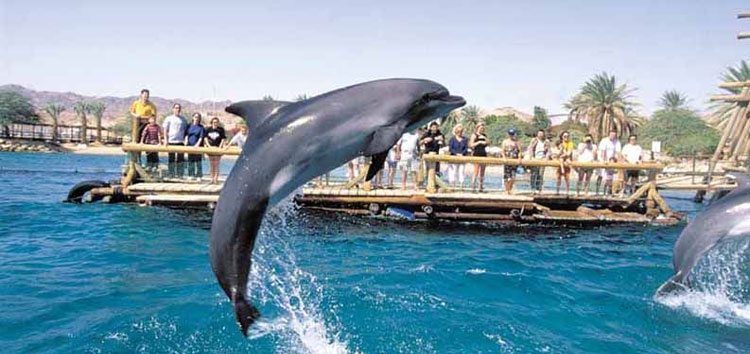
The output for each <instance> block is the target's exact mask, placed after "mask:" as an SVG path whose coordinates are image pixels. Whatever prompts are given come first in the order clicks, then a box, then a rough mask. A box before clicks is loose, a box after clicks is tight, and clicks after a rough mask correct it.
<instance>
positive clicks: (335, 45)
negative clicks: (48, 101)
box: [0, 0, 750, 114]
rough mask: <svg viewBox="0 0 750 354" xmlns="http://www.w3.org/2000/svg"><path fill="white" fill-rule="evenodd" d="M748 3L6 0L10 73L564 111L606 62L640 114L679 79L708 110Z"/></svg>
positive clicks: (240, 92) (216, 94)
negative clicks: (432, 89)
mask: <svg viewBox="0 0 750 354" xmlns="http://www.w3.org/2000/svg"><path fill="white" fill-rule="evenodd" d="M741 11H750V3H747V2H744V3H743V2H742V1H729V0H727V1H696V0H692V1H691V0H686V1H653V0H631V1H601V0H599V1H593V0H589V1H580V0H579V1H572V0H570V1H569V0H557V1H534V0H526V1H489V0H486V1H471V0H469V1H455V0H454V1H442V0H431V1H403V0H402V1H390V0H379V1H323V0H321V1H297V2H295V1H282V0H279V1H222V0H213V1H137V0H136V1H133V0H131V1H75V0H67V1H41V0H39V1H34V0H22V1H17V0H0V84H9V83H13V84H20V85H23V86H26V87H30V88H33V89H36V90H47V91H72V92H76V93H80V94H84V95H93V96H130V95H136V94H137V93H138V91H140V89H141V88H149V89H150V90H151V93H152V95H155V96H160V97H165V98H184V99H188V100H191V101H195V102H200V101H204V100H223V99H229V100H233V101H238V100H244V99H257V98H260V97H262V96H264V95H271V96H273V97H275V98H277V99H283V100H291V99H293V98H294V97H296V96H297V95H299V94H307V95H308V96H314V95H317V94H321V93H324V92H327V91H330V90H333V89H336V88H339V87H343V86H348V85H351V84H355V83H358V82H363V81H368V80H374V79H381V78H391V77H412V78H425V79H431V80H434V81H437V82H439V83H441V84H443V85H444V86H446V87H447V88H448V89H449V90H450V91H451V93H452V94H458V95H461V96H464V97H465V98H466V99H467V101H468V103H469V104H474V105H478V106H480V107H482V108H488V109H490V108H495V107H505V106H512V107H515V108H518V109H520V110H522V111H525V112H529V113H530V112H531V111H532V109H533V106H535V105H536V106H542V107H544V108H546V109H547V110H548V111H549V112H550V113H552V114H556V113H565V109H564V108H563V104H564V103H565V102H566V101H568V100H569V99H570V98H571V97H572V96H573V95H574V94H575V93H576V92H577V91H578V89H580V87H581V86H582V85H583V84H584V83H585V82H586V80H588V79H589V78H591V77H592V76H594V75H595V74H597V73H601V72H605V71H606V72H607V73H609V74H613V75H615V77H616V78H617V80H618V81H619V82H620V83H624V84H627V85H628V87H631V88H634V89H635V91H634V92H633V95H634V99H635V101H637V102H639V103H640V104H641V105H640V107H639V108H638V110H639V112H640V113H642V114H650V113H651V112H652V111H654V110H655V109H658V100H659V97H660V96H661V94H662V93H663V92H664V91H665V90H672V89H675V90H678V91H680V92H682V93H684V94H686V95H687V96H688V97H689V98H690V99H691V101H690V105H691V106H692V107H693V108H695V109H698V110H703V109H706V108H707V107H708V102H707V100H708V96H709V95H710V94H711V93H717V92H719V90H718V88H717V87H716V85H717V84H718V83H719V82H720V81H721V80H720V75H721V74H722V73H723V72H724V71H725V70H726V68H727V67H729V66H736V65H737V64H738V63H739V62H740V61H741V60H743V59H745V60H747V59H750V40H747V41H738V40H737V39H736V35H737V33H738V32H740V31H750V20H737V19H736V15H737V14H738V13H739V12H741Z"/></svg>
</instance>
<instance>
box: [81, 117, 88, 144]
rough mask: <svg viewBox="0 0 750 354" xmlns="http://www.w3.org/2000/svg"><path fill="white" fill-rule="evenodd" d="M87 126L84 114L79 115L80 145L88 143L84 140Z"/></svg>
mask: <svg viewBox="0 0 750 354" xmlns="http://www.w3.org/2000/svg"><path fill="white" fill-rule="evenodd" d="M87 124H88V123H87V122H86V114H83V115H81V143H83V144H87V143H88V139H87V138H86V127H87Z"/></svg>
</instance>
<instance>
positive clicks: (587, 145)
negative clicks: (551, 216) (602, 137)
mask: <svg viewBox="0 0 750 354" xmlns="http://www.w3.org/2000/svg"><path fill="white" fill-rule="evenodd" d="M596 151H597V150H596V144H594V137H593V136H591V134H586V137H585V138H584V139H583V142H582V143H580V144H578V150H577V153H578V162H594V161H596V155H597V154H596ZM593 171H594V169H593V168H585V167H581V168H578V171H577V172H578V183H576V196H579V195H580V193H581V183H583V191H584V194H585V195H589V186H590V184H591V173H592V172H593Z"/></svg>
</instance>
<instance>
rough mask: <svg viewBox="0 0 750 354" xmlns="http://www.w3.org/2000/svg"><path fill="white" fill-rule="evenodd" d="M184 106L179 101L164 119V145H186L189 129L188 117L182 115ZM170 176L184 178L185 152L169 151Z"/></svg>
mask: <svg viewBox="0 0 750 354" xmlns="http://www.w3.org/2000/svg"><path fill="white" fill-rule="evenodd" d="M181 111H182V107H181V106H180V104H179V103H175V104H174V106H172V115H170V116H169V117H167V118H165V119H164V123H163V126H164V137H165V138H166V139H165V141H164V145H180V146H185V131H187V126H188V124H187V119H185V117H183V116H182V115H180V112H181ZM168 166H169V177H178V178H182V176H183V174H184V172H185V154H183V153H175V152H170V153H169V165H168Z"/></svg>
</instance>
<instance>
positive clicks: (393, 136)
mask: <svg viewBox="0 0 750 354" xmlns="http://www.w3.org/2000/svg"><path fill="white" fill-rule="evenodd" d="M408 123H409V122H407V121H406V120H404V119H401V120H399V121H396V122H394V123H393V124H391V125H386V126H384V127H382V128H380V129H378V130H376V131H375V133H374V134H373V135H372V140H370V144H369V145H367V148H366V149H365V151H364V154H365V155H366V156H368V155H377V154H379V153H381V152H383V151H386V152H387V151H388V150H390V149H391V148H392V147H393V145H396V142H397V141H398V139H400V138H401V135H402V134H404V131H406V125H407V124H408Z"/></svg>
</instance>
